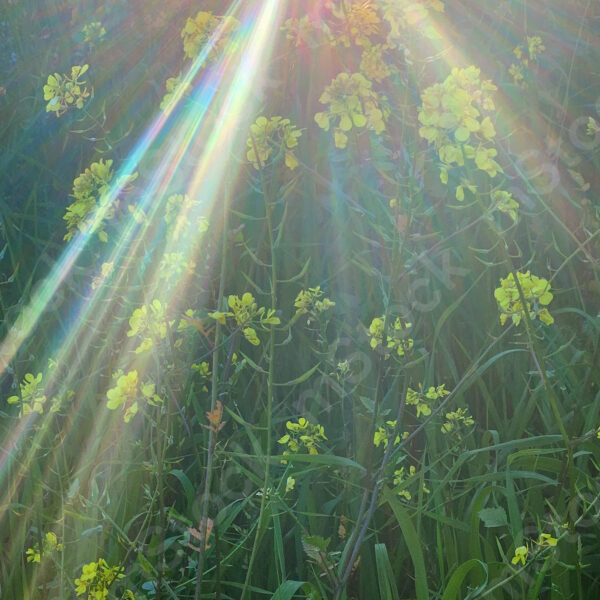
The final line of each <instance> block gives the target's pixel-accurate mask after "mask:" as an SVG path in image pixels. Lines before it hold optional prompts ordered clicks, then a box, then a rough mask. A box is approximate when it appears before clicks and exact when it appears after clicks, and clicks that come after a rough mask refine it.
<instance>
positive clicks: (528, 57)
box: [508, 35, 546, 89]
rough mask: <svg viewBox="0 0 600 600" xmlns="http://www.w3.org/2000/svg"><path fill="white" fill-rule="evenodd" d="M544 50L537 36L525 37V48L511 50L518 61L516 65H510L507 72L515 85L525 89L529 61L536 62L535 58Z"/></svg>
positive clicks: (520, 46)
mask: <svg viewBox="0 0 600 600" xmlns="http://www.w3.org/2000/svg"><path fill="white" fill-rule="evenodd" d="M545 49H546V46H544V44H543V42H542V38H541V37H540V36H539V35H534V36H527V38H526V44H525V47H524V46H523V45H519V46H516V47H515V48H513V54H514V55H515V56H516V58H517V59H518V60H519V62H518V63H517V64H515V63H512V64H511V65H510V67H509V68H508V72H509V74H510V75H512V78H513V81H514V83H515V85H518V86H519V87H521V88H523V89H525V88H527V87H528V83H527V81H526V80H525V74H526V73H529V69H530V61H531V62H533V61H537V57H538V55H539V54H541V53H542V52H543V51H544V50H545Z"/></svg>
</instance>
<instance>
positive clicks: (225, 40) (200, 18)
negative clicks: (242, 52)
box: [181, 10, 240, 62]
mask: <svg viewBox="0 0 600 600" xmlns="http://www.w3.org/2000/svg"><path fill="white" fill-rule="evenodd" d="M239 24H240V23H239V21H238V20H237V19H234V18H233V17H230V16H224V17H218V16H215V15H213V13H212V12H209V11H202V10H201V11H199V12H198V13H197V14H196V16H195V17H194V18H191V17H190V18H188V20H187V21H186V23H185V26H184V28H183V29H182V31H181V37H182V38H183V52H184V54H185V56H186V57H187V58H196V57H197V56H198V55H199V54H200V52H201V51H202V50H203V49H204V47H205V46H207V45H209V50H208V53H207V60H208V62H214V61H215V60H217V59H218V58H219V56H220V53H221V52H222V50H223V49H224V48H225V47H226V46H227V45H228V44H229V42H230V39H231V35H232V34H233V33H234V31H235V30H236V29H237V28H238V27H239Z"/></svg>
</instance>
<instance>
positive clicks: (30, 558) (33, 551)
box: [25, 531, 63, 563]
mask: <svg viewBox="0 0 600 600" xmlns="http://www.w3.org/2000/svg"><path fill="white" fill-rule="evenodd" d="M62 550H63V545H62V544H61V543H60V542H59V541H58V538H57V537H56V534H55V533H54V532H52V531H48V532H47V533H46V535H45V536H44V538H43V539H42V549H41V550H40V545H39V544H38V543H36V544H34V545H33V548H28V549H27V550H26V551H25V556H26V557H27V562H33V563H39V562H40V561H41V559H42V557H44V556H49V555H50V554H52V552H62Z"/></svg>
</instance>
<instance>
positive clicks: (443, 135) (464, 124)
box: [418, 66, 502, 200]
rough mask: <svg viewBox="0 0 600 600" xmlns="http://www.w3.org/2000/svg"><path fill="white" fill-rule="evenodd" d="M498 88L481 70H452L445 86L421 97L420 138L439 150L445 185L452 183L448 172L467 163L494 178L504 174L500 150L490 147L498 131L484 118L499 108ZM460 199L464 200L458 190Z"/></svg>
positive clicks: (488, 118) (429, 90) (433, 88)
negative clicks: (495, 98) (495, 97)
mask: <svg viewBox="0 0 600 600" xmlns="http://www.w3.org/2000/svg"><path fill="white" fill-rule="evenodd" d="M496 89H497V88H496V86H495V85H494V84H493V83H492V82H491V81H490V80H481V79H480V70H479V69H478V68H477V67H474V66H470V67H467V68H466V69H458V68H454V69H452V72H451V73H450V75H448V77H446V79H445V80H444V82H443V83H436V84H434V85H432V86H430V87H428V88H427V89H426V90H425V91H424V92H423V93H422V94H421V100H422V104H421V106H420V107H419V110H418V118H419V122H420V123H421V125H422V126H421V127H420V129H419V135H420V136H421V137H422V138H425V139H426V140H427V141H428V142H429V143H430V144H433V147H434V148H435V150H436V151H437V153H438V156H439V158H440V161H441V163H442V166H441V172H440V179H441V180H442V182H443V183H448V169H450V168H452V167H453V166H459V167H462V166H464V165H465V160H469V161H472V162H473V163H474V164H475V166H476V167H477V168H478V169H480V170H481V171H485V172H486V173H487V174H488V175H489V176H490V177H495V176H496V174H497V173H499V172H502V169H501V167H500V165H499V164H498V163H497V162H496V161H495V160H494V158H495V157H496V156H497V154H498V151H497V150H496V149H495V148H494V147H493V146H491V145H490V144H491V143H492V141H493V139H494V137H495V136H496V130H495V128H494V125H493V123H492V120H491V119H490V117H489V115H485V116H484V115H483V113H486V112H488V113H491V112H492V111H493V110H494V109H495V106H494V101H493V100H492V97H491V95H490V92H491V91H494V90H496ZM461 189H462V188H461ZM457 198H458V199H459V200H460V199H461V198H460V197H458V191H457Z"/></svg>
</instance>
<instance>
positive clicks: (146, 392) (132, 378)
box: [106, 370, 162, 423]
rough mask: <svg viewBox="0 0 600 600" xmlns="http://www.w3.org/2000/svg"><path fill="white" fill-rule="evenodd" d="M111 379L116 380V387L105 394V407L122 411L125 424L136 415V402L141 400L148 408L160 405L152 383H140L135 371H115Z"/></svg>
mask: <svg viewBox="0 0 600 600" xmlns="http://www.w3.org/2000/svg"><path fill="white" fill-rule="evenodd" d="M113 379H116V385H115V386H114V387H112V388H110V389H109V390H108V391H107V392H106V397H107V398H108V402H107V403H106V407H107V408H109V409H110V410H117V409H120V410H124V411H125V412H124V413H123V421H124V422H125V423H129V421H130V420H131V419H132V418H133V417H135V415H136V414H137V413H138V410H139V403H138V401H141V400H143V401H145V402H146V403H147V404H149V405H150V406H157V405H158V404H160V403H162V400H161V398H160V397H159V396H158V395H156V394H155V393H154V392H155V385H154V383H152V382H151V381H146V382H145V383H141V382H140V380H139V377H138V372H137V371H136V370H133V371H129V372H128V373H127V374H123V372H122V371H117V372H116V373H114V374H113Z"/></svg>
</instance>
